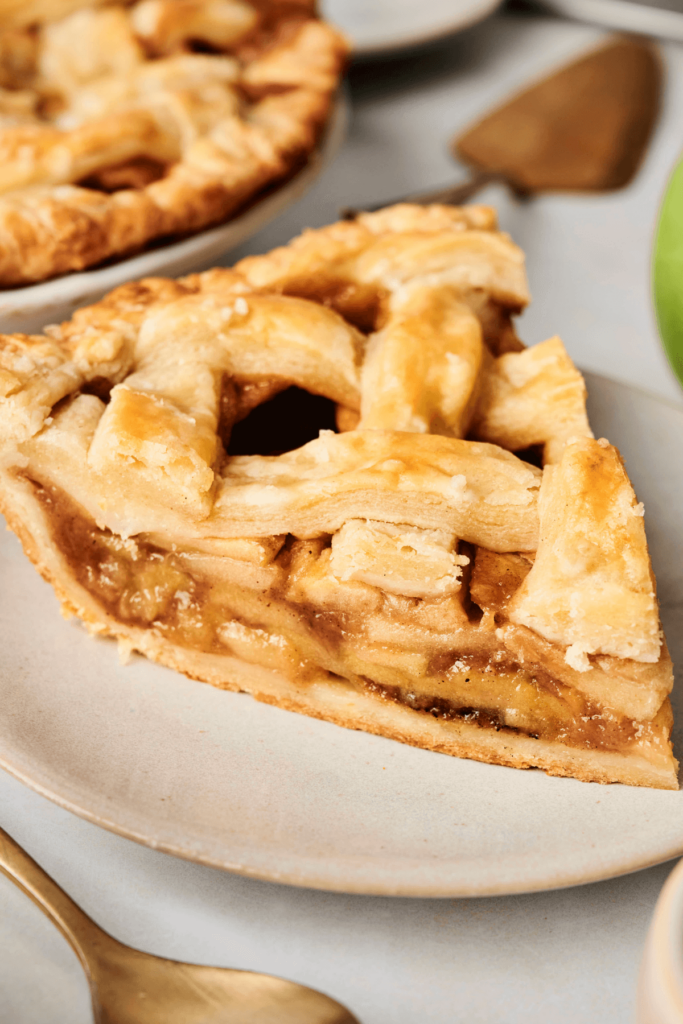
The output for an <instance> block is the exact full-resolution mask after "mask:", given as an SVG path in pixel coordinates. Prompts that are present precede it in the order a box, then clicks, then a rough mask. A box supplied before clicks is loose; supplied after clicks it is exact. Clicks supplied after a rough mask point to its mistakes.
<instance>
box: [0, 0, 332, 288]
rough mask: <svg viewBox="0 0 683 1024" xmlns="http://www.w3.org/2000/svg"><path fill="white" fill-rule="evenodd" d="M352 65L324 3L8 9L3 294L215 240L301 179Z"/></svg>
mask: <svg viewBox="0 0 683 1024" xmlns="http://www.w3.org/2000/svg"><path fill="white" fill-rule="evenodd" d="M346 54H347V43H346V41H345V40H344V38H343V37H342V36H341V35H340V34H339V33H338V32H336V31H335V30H334V29H333V28H331V27H330V26H329V25H326V24H325V23H324V22H323V21H320V20H319V19H318V18H317V17H316V15H315V4H314V2H313V0H140V2H138V3H123V2H118V3H116V2H114V3H107V2H101V3H97V2H93V0H90V2H85V0H28V2H25V3H22V2H19V0H2V2H1V3H0V286H3V287H10V286H15V285H21V284H28V283H31V282H37V281H43V280H45V279H47V278H50V277H54V276H55V275H58V274H64V273H66V272H68V271H76V270H82V269H83V268H84V267H89V266H93V265H94V264H98V263H101V262H102V261H103V260H108V259H111V258H120V257H122V256H125V255H127V254H129V253H132V252H134V251H136V250H139V249H141V248H143V247H144V246H146V245H148V244H150V243H151V242H153V241H159V240H163V239H168V238H172V237H177V236H181V235H187V234H191V233H193V232H197V231H200V230H202V229H203V228H206V227H207V226H209V225H212V224H217V223H220V222H221V221H224V220H226V219H227V218H229V217H230V216H231V215H233V214H234V213H235V212H236V211H237V210H239V209H240V207H243V206H244V205H245V203H247V202H248V201H249V200H251V199H252V198H253V197H255V196H256V195H257V194H259V193H260V192H262V191H263V190H264V189H266V188H268V187H271V186H274V185H275V184H276V183H279V182H282V181H284V180H286V179H287V178H288V177H290V176H291V175H292V174H293V173H295V172H296V171H297V170H298V169H299V168H300V167H301V166H302V165H303V164H304V163H305V161H306V160H307V158H308V156H309V155H310V153H311V151H312V150H313V149H314V147H315V146H316V144H317V142H318V140H319V138H320V135H321V132H322V130H323V128H324V126H325V124H326V121H327V119H328V117H329V114H330V110H331V105H332V102H333V97H334V93H335V90H336V89H337V87H338V84H339V80H340V75H341V73H342V71H343V67H344V63H345V59H346Z"/></svg>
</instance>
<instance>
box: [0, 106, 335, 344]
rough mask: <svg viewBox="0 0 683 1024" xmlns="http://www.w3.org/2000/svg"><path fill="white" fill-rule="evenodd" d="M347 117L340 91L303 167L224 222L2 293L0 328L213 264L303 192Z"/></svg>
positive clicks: (62, 315) (30, 323)
mask: <svg viewBox="0 0 683 1024" xmlns="http://www.w3.org/2000/svg"><path fill="white" fill-rule="evenodd" d="M347 121H348V101H347V100H346V98H345V96H344V94H343V93H342V94H341V95H340V97H339V98H338V99H337V100H336V103H335V107H334V110H333V112H332V116H331V118H330V121H329V123H328V126H327V129H326V131H325V134H324V136H323V139H322V141H321V144H320V145H319V147H318V148H317V149H316V150H315V151H314V152H313V153H312V154H311V156H310V157H309V159H308V161H307V162H306V164H305V166H304V167H303V168H302V169H301V170H300V171H299V172H298V173H297V174H296V175H294V177H293V178H291V179H290V180H289V181H287V182H286V183H285V184H284V185H282V186H280V187H278V188H276V189H275V190H274V191H273V192H271V193H269V194H267V195H266V196H265V197H264V198H263V199H260V200H258V201H257V202H255V203H254V204H253V206H250V207H249V208H248V209H247V210H246V211H245V212H244V213H241V214H238V216H236V217H234V218H233V219H232V220H229V221H228V222H227V223H225V224H220V225H219V226H218V227H215V228H210V229H209V230H207V231H202V232H201V233H200V234H197V235H192V236H191V237H190V238H184V239H183V240H182V241H179V242H173V243H172V244H170V245H163V246H159V247H158V248H156V249H149V250H147V251H145V252H141V253H139V254H138V255H137V256H131V257H130V258H128V259H124V260H120V261H119V262H117V263H113V264H111V265H108V266H104V267H96V268H94V269H92V270H83V271H80V272H79V273H76V274H66V275H65V276H63V277H57V278H54V279H52V280H50V281H43V282H41V283H40V284H33V285H28V286H27V287H24V288H12V289H7V290H5V291H0V332H1V333H4V334H12V333H16V332H26V333H27V334H31V333H35V332H38V331H40V330H42V328H43V327H44V326H45V325H46V324H50V323H59V322H61V321H62V320H67V319H68V318H69V317H70V316H71V315H72V313H73V312H74V310H75V309H78V308H79V306H87V305H89V304H90V303H92V302H96V301H97V299H99V298H101V297H102V296H103V295H106V294H107V292H110V291H111V290H112V289H113V288H117V287H118V285H120V284H123V283H124V282H125V281H135V280H137V279H138V278H141V277H149V276H152V275H154V276H158V275H163V276H165V277H177V276H179V275H182V274H191V273H193V272H194V271H196V270H203V269H206V268H207V267H209V266H211V265H212V264H213V263H215V261H216V260H217V259H219V258H220V257H221V256H223V255H224V254H225V253H226V252H228V251H229V250H230V249H233V248H234V247H235V246H236V245H239V244H240V242H244V241H246V239H247V238H250V237H251V235H253V234H255V233H256V232H257V231H260V229H261V228H262V227H264V226H265V225H266V224H267V223H268V222H269V221H271V220H273V219H274V218H275V217H277V216H278V214H280V213H282V212H283V211H284V210H285V209H286V208H287V207H289V206H292V204H293V203H295V202H297V201H298V200H299V199H300V198H301V197H302V196H303V194H304V193H305V192H306V191H307V190H308V189H309V188H310V187H311V185H312V184H313V182H314V181H315V179H316V178H317V177H318V175H319V174H320V173H321V171H322V170H323V169H324V168H325V167H326V166H327V165H328V164H329V163H330V162H331V160H332V159H333V158H334V156H335V154H336V153H337V151H338V150H339V147H340V146H341V144H342V141H343V139H344V135H345V133H346V125H347Z"/></svg>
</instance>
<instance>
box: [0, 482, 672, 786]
mask: <svg viewBox="0 0 683 1024" xmlns="http://www.w3.org/2000/svg"><path fill="white" fill-rule="evenodd" d="M6 483H7V485H8V486H6V487H5V492H4V494H5V500H4V502H2V503H0V512H2V513H3V514H4V516H5V518H6V520H7V524H8V528H9V529H11V530H13V531H14V532H15V533H16V534H17V536H18V537H19V539H20V541H21V543H22V546H23V548H24V551H25V553H26V554H27V555H28V557H29V558H30V559H31V561H32V562H33V563H34V565H35V566H36V568H37V569H38V571H39V572H40V574H41V576H42V577H43V578H44V579H45V580H46V581H47V582H48V583H50V584H51V585H52V586H53V587H54V589H55V592H56V594H57V596H58V598H59V600H60V603H61V606H62V613H63V614H64V615H65V616H66V617H70V616H71V615H76V616H78V618H80V619H81V620H82V621H83V622H84V623H85V625H86V628H88V629H89V630H90V631H91V632H92V633H94V634H96V635H98V636H113V637H116V638H117V639H120V640H122V641H123V642H124V644H126V645H128V646H129V648H130V650H136V651H139V652H140V653H141V654H143V655H144V656H145V657H147V658H149V659H150V660H152V661H156V662H158V663H160V664H162V665H166V666H168V667H169V668H172V669H176V670H177V671H179V672H182V673H184V674H185V675H187V676H189V677H190V678H193V679H197V680H198V681H200V682H207V683H210V684H211V685H213V686H216V687H218V688H219V689H224V690H231V691H234V692H245V693H249V694H250V695H251V696H253V697H254V698H255V699H256V700H259V701H262V702H264V703H267V704H272V705H275V706H276V707H280V708H283V709H284V710H287V711H295V712H297V713H299V714H305V715H308V716H310V717H312V718H318V719H322V720H324V721H327V722H331V723H333V724H335V725H339V726H342V727H344V728H347V729H354V730H362V731H364V732H369V733H373V734H375V735H378V736H383V737H385V738H387V739H394V740H398V741H400V742H402V743H407V744H409V745H411V746H416V747H421V748H424V749H427V750H432V751H436V752H438V753H444V754H449V755H451V756H455V757H462V758H469V759H471V760H475V761H483V762H485V763H488V764H498V765H503V766H507V767H511V768H540V769H542V770H543V771H545V772H546V773H547V774H548V775H556V776H565V777H572V778H576V779H579V780H580V781H582V782H597V783H601V784H607V783H614V782H618V783H623V784H625V785H631V786H648V787H652V788H656V789H674V790H675V789H678V788H679V787H678V780H677V776H676V774H675V770H676V769H677V767H678V765H677V762H676V761H675V759H673V767H674V770H672V767H671V766H657V765H654V764H652V763H651V762H649V761H647V760H646V759H645V758H642V757H638V756H637V755H635V754H632V753H627V754H621V753H618V752H615V751H606V750H596V749H583V748H579V747H568V746H563V745H562V744H558V743H553V742H550V741H546V740H541V739H534V738H533V737H530V736H527V735H524V734H521V733H515V732H513V731H511V730H507V729H505V730H498V731H496V730H495V729H492V728H485V727H482V726H480V725H477V724H474V723H472V722H468V721H464V720H457V721H453V720H451V721H443V720H437V719H435V718H433V717H432V716H431V715H430V714H427V713H425V712H420V711H416V710H413V709H411V708H408V707H405V706H403V705H399V704H395V703H393V702H391V701H386V700H383V699H381V698H378V697H377V696H370V695H369V694H366V693H362V692H359V691H358V690H356V689H355V688H353V687H352V686H351V685H350V684H347V683H345V682H343V681H340V680H339V679H337V678H332V677H330V676H329V675H327V674H326V673H322V672H321V675H320V678H319V679H314V680H313V681H312V682H306V683H305V684H299V685H297V684H296V683H294V682H292V681H290V680H289V679H287V678H286V676H284V675H283V674H282V673H280V672H277V671H274V670H272V669H266V668H262V667H260V666H257V665H252V664H249V663H247V662H245V661H243V660H241V659H238V658H234V657H231V656H229V655H214V654H208V653H202V652H197V651H192V652H189V651H187V650H186V649H185V648H183V647H180V646H178V645H176V644H172V643H169V642H168V641H167V640H165V639H164V638H163V637H161V636H160V635H159V634H158V633H156V632H155V631H154V630H144V629H139V628H135V627H129V626H124V625H122V624H121V623H120V622H118V621H117V620H115V619H114V618H112V617H111V616H109V615H108V614H106V613H105V612H104V611H103V609H102V608H101V607H100V606H99V604H97V602H96V601H95V600H94V599H93V597H92V596H91V595H90V594H89V593H88V591H87V590H85V589H84V588H83V587H81V586H80V585H79V584H77V583H76V582H75V581H73V580H71V579H69V588H68V590H67V589H66V588H65V587H64V586H63V584H62V580H63V579H64V577H65V576H66V575H67V573H68V568H67V566H66V564H65V563H64V562H63V559H62V557H61V555H60V554H59V553H58V552H57V551H56V550H55V549H54V547H53V545H52V544H51V540H50V532H49V525H48V523H47V520H46V517H45V515H44V513H43V512H42V510H38V509H37V506H36V502H35V499H34V498H33V497H32V494H31V491H30V487H29V485H28V484H27V483H26V482H21V481H20V480H18V479H17V478H14V479H13V480H12V481H11V482H10V480H9V479H7V480H6ZM29 509H30V511H32V512H33V515H32V516H30V518H31V521H32V525H33V532H31V530H29V528H28V527H27V525H26V523H27V519H28V518H29V516H28V515H27V512H29ZM669 708H670V705H669V701H668V700H666V701H665V702H664V705H663V711H664V713H666V711H667V710H668V709H669Z"/></svg>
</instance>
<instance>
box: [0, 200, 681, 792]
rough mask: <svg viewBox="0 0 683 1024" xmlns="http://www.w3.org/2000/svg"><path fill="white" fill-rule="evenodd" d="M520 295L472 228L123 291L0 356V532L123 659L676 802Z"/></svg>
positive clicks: (615, 572) (329, 245) (370, 242)
mask: <svg viewBox="0 0 683 1024" xmlns="http://www.w3.org/2000/svg"><path fill="white" fill-rule="evenodd" d="M527 301H528V293H527V284H526V278H525V272H524V261H523V256H522V253H521V252H520V250H519V249H518V248H517V247H516V246H515V245H514V244H513V243H512V242H511V241H510V239H509V238H508V237H507V236H506V235H504V234H501V233H499V232H498V231H497V229H496V223H495V215H494V214H493V212H492V211H491V210H490V209H488V208H485V207H480V206H470V207H464V208H461V209H457V208H449V207H444V206H433V207H428V208H421V207H416V206H407V205H401V206H396V207H392V208H389V209H386V210H383V211H380V212H379V213H375V214H367V215H362V216H359V217H358V218H357V219H356V220H355V221H353V222H345V223H340V224H334V225H332V226H330V227H328V228H324V229H322V230H317V231H309V232H306V233H305V234H304V235H303V236H302V237H300V238H298V239H296V240H295V241H294V242H292V244H291V245H289V246H287V247H286V248H283V249H279V250H276V251H275V252H272V253H270V254H269V255H267V256H263V257H252V258H249V259H246V260H243V261H242V262H241V263H239V264H238V265H237V266H236V267H235V268H234V269H233V270H222V269H219V270H213V271H208V272H206V273H204V274H199V275H195V276H193V277H188V278H185V279H184V280H179V281H171V280H162V279H150V280H146V281H141V282H139V283H132V284H127V285H125V286H123V287H122V288H119V289H118V290H117V291H115V292H113V293H112V294H111V295H109V296H108V297H107V298H105V299H104V300H103V301H102V302H100V303H98V304H97V305H94V306H91V307H89V308H86V309H82V310H80V311H79V312H78V313H76V314H75V316H74V318H73V319H72V320H71V321H70V322H68V323H65V324H63V325H62V326H60V327H52V328H48V329H46V332H45V334H44V335H41V336H33V337H27V336H25V335H11V336H5V337H3V338H2V339H1V341H0V396H1V397H0V436H1V437H2V441H1V442H0V503H1V506H2V509H3V511H4V514H5V516H6V518H7V521H8V523H9V525H10V527H11V528H12V529H13V530H14V531H15V532H16V533H17V534H18V535H19V537H20V538H21V541H22V543H23V545H24V549H25V551H26V553H27V554H28V556H29V557H30V558H31V559H32V561H33V562H34V563H35V565H36V566H37V568H38V569H39V570H40V572H41V573H42V574H43V576H44V577H45V578H46V579H48V580H49V581H50V582H51V583H52V584H53V586H54V588H55V590H56V591H57V594H58V596H59V598H60V600H61V602H62V608H63V611H64V614H66V615H71V614H75V615H77V616H79V617H80V618H81V619H82V620H83V621H84V622H85V624H86V625H87V627H88V628H89V629H90V630H91V631H92V632H93V633H96V634H110V635H113V636H115V637H117V638H118V639H119V642H120V646H121V649H122V651H123V652H124V654H125V653H128V652H130V651H131V650H136V651H140V652H142V653H143V654H145V655H147V656H148V657H150V658H152V659H154V660H157V661H160V662H162V663H164V664H166V665H170V666H172V667H173V668H176V669H179V670H180V671H182V672H185V673H186V674H187V675H189V676H192V677H193V678H196V679H199V680H204V681H206V682H209V683H212V684H214V685H216V686H219V687H224V688H226V689H232V690H245V691H248V692H249V693H251V694H253V695H254V696H255V697H256V698H258V699H259V700H263V701H267V702H270V703H273V704H277V705H279V706H280V707H283V708H287V709H290V710H293V711H299V712H303V713H304V714H309V715H314V716H317V717H320V718H324V719H327V720H329V721H331V722H335V723H337V724H339V725H343V726H347V727H349V728H354V729H365V730H367V731H370V732H374V733H378V734H380V735H383V736H387V737H392V738H395V739H398V740H402V741H404V742H406V743H412V744H416V745H418V746H422V747H426V748H429V749H432V750H437V751H442V752H444V753H448V754H453V755H456V756H461V757H470V758H475V759H478V760H481V761H488V762H493V763H497V764H503V765H510V766H515V767H531V766H535V767H539V768H542V769H544V770H545V771H547V772H549V773H551V774H554V775H569V776H575V777H576V778H579V779H582V780H586V781H596V782H624V783H628V784H631V785H642V786H655V787H660V788H665V789H666V788H668V789H673V788H677V779H676V769H677V764H676V761H675V759H674V757H673V754H672V750H671V742H670V733H671V724H672V717H671V708H670V704H669V700H668V694H669V692H670V690H671V686H672V667H671V661H670V658H669V655H668V652H667V649H666V645H665V643H664V640H663V636H662V631H661V626H660V621H659V612H658V605H657V598H656V594H655V586H654V580H653V576H652V571H651V568H650V560H649V556H648V550H647V544H646V539H645V529H644V522H643V508H642V506H641V505H639V504H638V503H637V501H636V498H635V495H634V493H633V489H632V487H631V484H630V482H629V479H628V477H627V475H626V472H625V470H624V466H623V463H622V461H621V458H620V456H619V453H618V452H617V450H616V449H615V448H613V447H612V446H611V445H610V444H609V443H608V442H607V441H606V440H595V439H594V438H593V436H592V434H591V430H590V427H589V424H588V420H587V417H586V410H585V388H584V383H583V379H582V377H581V375H580V374H579V372H578V371H577V370H576V369H575V367H574V366H573V364H572V362H571V360H570V359H569V357H568V355H567V353H566V352H565V350H564V347H563V345H562V343H561V341H560V340H559V338H552V339H550V340H549V341H545V342H543V343H542V344H538V345H536V346H535V347H533V348H528V349H525V348H524V346H523V345H522V343H521V342H520V341H519V339H518V338H517V336H516V333H515V330H514V327H513V323H512V317H513V315H514V314H515V313H518V312H519V311H520V310H521V309H522V308H523V307H524V305H525V304H526V303H527ZM319 428H323V429H319ZM515 453H517V454H515ZM541 465H542V466H543V468H542V469H541V468H540V467H541Z"/></svg>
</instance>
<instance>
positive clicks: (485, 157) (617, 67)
mask: <svg viewBox="0 0 683 1024" xmlns="http://www.w3.org/2000/svg"><path fill="white" fill-rule="evenodd" d="M661 79H662V69H661V62H660V60H659V56H658V53H657V50H656V49H655V47H654V46H653V45H652V44H651V43H646V42H641V41H640V40H638V39H629V38H619V37H617V38H616V39H612V40H611V41H610V42H608V43H607V44H606V45H604V46H601V47H599V48H598V49H597V50H593V51H592V52H590V53H588V54H587V55H585V56H584V57H581V58H580V59H579V60H576V61H574V62H573V63H571V64H568V65H565V66H564V67H562V68H560V69H559V70H558V71H555V72H554V73H553V74H551V75H549V76H548V77H547V78H544V79H543V80H542V81H540V82H537V83H535V84H534V85H532V86H530V87H529V88H527V89H525V90H524V91H523V92H521V93H519V94H518V95H516V96H513V98H512V99H510V100H508V101H507V102H505V103H504V104H503V105H502V106H500V107H498V108H497V109H496V110H493V111H492V112H490V113H489V114H486V115H485V116H484V117H483V118H482V119H481V120H479V121H478V122H477V123H476V124H474V125H472V126H471V127H470V128H468V129H467V130H466V131H465V132H464V133H463V134H462V135H459V136H457V137H456V138H455V139H453V141H452V143H451V150H452V152H453V155H454V156H455V157H456V158H457V159H459V160H460V161H461V162H462V163H464V164H466V165H467V166H468V167H469V168H470V171H471V172H472V174H471V177H470V180H469V181H465V182H464V183H462V184H460V185H456V186H450V187H447V188H442V189H439V190H437V191H430V192H421V193H416V194H414V195H409V196H404V197H403V198H402V199H398V200H394V202H408V203H421V204H422V203H453V204H455V205H458V204H459V203H464V202H466V200H468V199H470V198H471V197H472V196H473V195H475V194H476V193H477V192H479V191H480V189H482V188H483V187H484V185H487V184H488V183H489V182H491V181H503V182H505V183H506V184H507V185H508V186H509V187H510V188H511V189H512V191H513V192H515V193H516V194H517V195H520V196H525V197H528V196H532V195H534V194H535V193H537V192H605V191H611V190H613V189H617V188H623V187H624V186H625V185H628V183H629V182H630V181H631V180H632V178H633V176H634V175H635V173H636V171H637V170H638V167H639V165H640V163H641V160H642V158H643V154H644V152H645V149H646V147H647V143H648V141H649V139H650V135H651V133H652V129H653V127H654V124H655V121H656V119H657V115H658V113H659V98H660V93H661ZM390 205H392V204H391V203H382V204H381V206H390ZM381 206H373V207H364V209H373V210H378V209H381ZM356 212H359V211H357V210H348V211H344V214H345V216H354V215H355V213H356Z"/></svg>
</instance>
